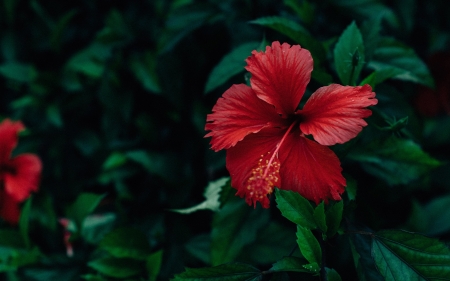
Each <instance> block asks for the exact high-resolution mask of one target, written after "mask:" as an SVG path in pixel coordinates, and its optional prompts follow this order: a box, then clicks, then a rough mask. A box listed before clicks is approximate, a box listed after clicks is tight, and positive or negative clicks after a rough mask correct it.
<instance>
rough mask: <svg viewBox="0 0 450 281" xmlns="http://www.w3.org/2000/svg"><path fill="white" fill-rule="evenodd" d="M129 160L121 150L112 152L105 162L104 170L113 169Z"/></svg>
mask: <svg viewBox="0 0 450 281" xmlns="http://www.w3.org/2000/svg"><path fill="white" fill-rule="evenodd" d="M126 162H127V157H126V155H125V154H123V153H121V152H117V151H115V152H112V153H111V154H110V155H109V156H108V158H106V160H105V162H103V165H102V168H103V170H111V169H114V168H117V167H120V166H122V165H123V164H125V163H126Z"/></svg>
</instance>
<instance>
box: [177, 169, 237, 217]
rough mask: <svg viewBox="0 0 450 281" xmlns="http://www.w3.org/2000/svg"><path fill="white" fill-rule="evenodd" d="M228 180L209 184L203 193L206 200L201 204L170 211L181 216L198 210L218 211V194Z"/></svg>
mask: <svg viewBox="0 0 450 281" xmlns="http://www.w3.org/2000/svg"><path fill="white" fill-rule="evenodd" d="M229 180H230V178H229V177H226V178H220V179H218V180H216V181H212V182H210V183H209V184H208V186H207V187H206V190H205V192H204V193H203V196H204V197H205V198H206V200H205V201H203V202H202V203H200V204H198V205H195V206H193V207H190V208H186V209H171V211H173V212H177V213H181V214H190V213H193V212H196V211H199V210H211V211H214V212H216V211H218V210H219V208H220V200H219V199H220V192H221V191H222V187H223V186H225V185H226V184H227V182H228V181H229Z"/></svg>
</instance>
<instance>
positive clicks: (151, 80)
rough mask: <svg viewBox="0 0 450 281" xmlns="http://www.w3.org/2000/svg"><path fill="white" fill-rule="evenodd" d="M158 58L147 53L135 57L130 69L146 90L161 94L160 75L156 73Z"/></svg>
mask: <svg viewBox="0 0 450 281" xmlns="http://www.w3.org/2000/svg"><path fill="white" fill-rule="evenodd" d="M156 60H157V58H156V56H155V55H154V54H153V53H152V52H147V53H145V54H144V55H143V56H140V57H138V56H135V57H133V58H132V59H131V61H130V68H131V70H132V71H133V73H134V75H135V76H136V78H137V79H138V80H139V81H140V82H141V84H142V86H143V87H144V89H146V90H148V91H150V92H152V93H157V94H159V93H161V86H160V85H159V78H158V74H157V73H156Z"/></svg>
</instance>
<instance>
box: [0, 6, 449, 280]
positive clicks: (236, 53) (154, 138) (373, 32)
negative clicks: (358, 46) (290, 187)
mask: <svg viewBox="0 0 450 281" xmlns="http://www.w3.org/2000/svg"><path fill="white" fill-rule="evenodd" d="M448 11H449V8H448V4H447V1H444V0H429V1H418V0H400V1H381V0H380V1H379V0H357V1H347V0H336V1H306V0H285V1H269V0H261V1H252V0H225V1H224V0H208V1H195V0H174V1H165V0H147V1H145V0H140V1H116V0H109V1H105V0H97V1H90V0H79V1H49V0H4V1H2V3H1V4H0V28H1V32H0V87H1V94H0V117H1V118H11V119H14V120H22V122H23V123H24V124H25V125H26V126H27V128H28V130H27V131H26V132H24V133H23V134H21V139H20V142H19V147H18V148H17V149H16V150H15V152H14V153H15V154H18V153H20V152H33V153H36V154H38V155H39V156H40V157H41V159H42V161H43V163H44V170H43V174H42V181H41V185H40V190H39V192H38V193H36V194H34V195H33V196H32V198H31V199H30V200H29V201H27V203H25V205H24V206H23V209H22V218H21V223H20V224H19V226H17V227H16V226H10V225H8V224H6V223H3V224H2V225H1V229H0V271H1V272H4V273H3V275H2V278H4V280H11V281H12V280H79V278H81V277H80V276H84V279H86V280H110V279H111V280H116V279H124V280H125V279H127V280H168V279H169V278H171V277H173V276H174V274H176V273H180V272H182V271H183V270H184V267H185V266H188V267H200V266H209V265H217V264H220V263H223V262H227V261H230V260H235V259H237V260H240V261H248V262H250V263H253V264H255V265H263V266H264V265H267V264H270V263H272V262H274V261H275V260H277V259H279V258H280V257H282V256H283V255H288V254H289V252H290V251H291V249H292V247H293V246H295V237H294V236H295V235H294V232H295V228H294V227H293V226H292V225H290V224H289V223H288V222H287V221H285V220H283V218H281V216H280V215H279V211H278V210H277V209H276V208H275V207H274V206H275V204H272V206H273V207H272V208H271V209H270V210H261V209H259V208H257V209H256V210H253V209H252V208H250V207H248V206H246V205H244V204H243V202H242V201H243V200H242V199H240V198H233V196H232V195H233V193H234V192H233V191H231V192H230V194H231V195H230V196H231V197H230V199H228V200H231V201H230V202H229V203H227V204H226V205H224V206H223V208H222V210H227V209H229V210H230V211H229V212H228V213H227V212H225V211H224V212H222V211H221V212H219V213H213V212H211V211H200V212H195V213H192V214H189V215H184V214H179V213H175V212H172V211H170V209H181V208H187V207H190V206H194V205H196V204H198V203H199V202H202V201H203V200H204V198H203V195H202V194H203V192H204V189H205V187H206V186H207V185H208V183H209V182H211V181H213V180H216V179H219V178H221V177H223V176H228V174H227V171H226V169H225V153H224V152H223V151H222V152H219V153H214V152H213V151H211V150H209V147H208V142H209V140H208V139H204V138H203V136H204V135H205V132H204V129H203V128H204V124H205V119H206V114H208V113H210V111H211V108H212V106H213V105H214V103H215V102H216V100H217V98H218V97H220V96H221V94H222V93H223V92H224V91H225V90H226V89H227V88H228V87H229V86H230V85H231V84H233V83H245V81H246V79H247V78H248V77H247V76H246V75H245V74H244V69H243V66H244V65H245V63H244V61H243V60H244V59H245V58H246V57H247V56H249V55H250V52H251V50H254V49H264V46H265V45H266V44H267V42H269V43H270V42H272V41H274V40H279V41H281V42H288V43H290V44H295V43H300V44H301V45H302V46H304V47H305V48H308V49H310V50H311V52H312V53H313V56H314V59H315V71H314V73H313V79H312V83H311V89H309V90H308V91H307V95H308V94H310V93H311V91H314V90H315V89H316V88H317V87H318V86H322V85H326V84H328V83H330V82H335V83H341V81H340V79H342V78H341V77H340V76H339V73H338V72H336V69H337V68H338V67H339V66H338V65H336V62H335V61H334V55H333V50H334V46H335V45H336V42H338V39H339V37H340V36H341V34H342V33H343V31H344V30H346V28H347V27H348V26H349V25H350V24H351V23H352V22H353V21H355V23H356V25H357V27H358V28H359V30H360V31H361V34H362V38H363V40H364V46H363V47H365V57H363V58H364V61H362V63H361V68H360V71H361V75H360V79H359V80H358V81H355V82H356V83H357V84H358V83H360V82H361V81H362V80H363V79H364V78H367V77H368V76H369V75H370V74H371V73H372V72H373V70H377V71H380V72H379V73H378V76H376V77H374V76H372V77H369V78H367V79H368V80H364V81H366V82H368V83H371V84H372V85H376V86H375V91H376V92H377V98H378V99H379V105H377V107H376V108H374V114H373V117H372V118H371V119H370V120H369V123H370V126H369V127H367V129H365V131H364V133H363V134H362V135H361V137H360V139H358V140H356V141H357V142H358V143H357V145H355V142H352V143H350V144H349V145H347V146H345V145H341V146H336V147H335V148H334V150H335V151H336V152H337V153H338V156H339V157H340V159H341V161H342V166H343V168H344V172H345V175H346V177H347V179H348V182H349V189H348V190H349V192H348V198H349V199H355V193H356V191H355V190H356V189H357V190H358V191H357V195H358V197H357V200H356V204H355V203H352V204H353V205H351V204H350V206H353V208H356V209H354V210H352V209H351V208H349V209H348V210H349V211H348V212H349V213H350V214H349V216H350V217H351V218H352V220H353V221H355V222H357V224H360V225H365V226H368V227H370V228H371V229H375V230H379V229H383V228H400V227H402V228H406V229H409V230H414V231H419V232H422V233H424V234H427V235H431V236H434V237H440V238H441V239H444V240H445V241H449V239H450V212H449V211H448V208H447V207H448V206H449V203H450V197H449V196H450V193H449V192H450V184H449V182H450V181H449V180H450V178H449V175H450V171H449V166H448V164H447V161H448V159H449V158H450V154H449V152H448V151H449V150H448V148H449V144H450V143H449V141H450V130H449V126H450V119H449V117H448V112H445V110H439V109H436V110H434V111H432V114H431V115H432V116H430V114H428V115H427V116H424V114H422V113H421V112H422V111H421V107H422V106H425V105H424V102H420V103H417V102H416V101H417V97H418V96H419V92H420V89H421V87H425V86H428V87H434V79H433V76H436V74H434V73H433V76H430V73H429V72H428V69H427V67H426V66H425V64H423V63H422V61H421V59H422V60H424V61H425V62H426V61H427V58H428V57H430V56H431V55H432V54H434V53H437V52H445V51H450V50H449V47H448V46H449V40H450V37H449V32H448V31H449V30H450V20H449V18H448ZM393 38H395V39H393ZM418 60H419V61H418ZM364 63H365V64H364ZM363 64H364V65H363ZM386 65H388V66H389V67H386ZM394 66H395V67H394ZM399 69H400V70H399ZM383 75H384V76H383ZM444 76H445V75H444ZM391 78H394V79H391ZM448 78H450V76H449V73H447V75H446V76H445V77H444V79H447V80H448ZM377 79H378V80H377ZM436 83H437V81H436ZM420 85H422V86H420ZM442 87H443V88H445V90H442V91H444V92H445V91H446V95H448V94H449V93H450V87H448V86H442ZM442 87H441V88H442ZM446 87H447V88H446ZM437 89H440V88H439V87H437ZM444 96H445V94H444ZM430 99H431V100H432V99H436V97H435V96H433V95H432V94H431V95H428V96H427V98H425V103H426V102H427V101H429V100H430ZM449 100H450V99H445V98H444V99H443V102H442V100H439V102H438V104H442V103H445V102H449ZM449 104H450V103H449ZM427 112H428V113H429V111H427ZM436 159H437V160H436ZM438 160H439V161H438ZM437 166H439V167H438V168H436V167H437ZM222 186H223V183H222V182H221V186H220V187H222ZM223 193H224V192H223V190H222V198H223V197H226V196H224V195H223ZM224 200H225V199H224ZM352 202H355V201H352ZM360 202H363V203H361V204H358V203H360ZM61 218H67V219H70V221H71V223H70V224H69V225H68V226H67V225H66V226H64V225H63V224H62V223H60V219H61ZM65 231H69V232H70V233H71V235H70V241H66V244H65V242H64V238H63V237H64V233H65ZM227 235H228V236H227ZM230 236H232V237H240V238H239V239H238V241H228V242H226V243H225V242H223V241H227V239H230V238H229V237H230ZM227 237H228V238H227ZM242 237H245V238H242ZM241 238H242V239H241ZM339 239H341V240H344V239H343V238H339ZM221 243H223V244H221ZM233 243H234V244H233ZM68 244H70V245H72V246H73V256H70V255H69V256H68V255H67V245H68ZM342 245H347V244H346V243H345V242H342V243H341V244H339V243H333V247H338V248H334V250H333V252H331V253H330V255H331V256H330V260H332V262H331V263H335V265H336V266H335V267H336V268H338V272H340V271H339V268H344V269H348V268H352V265H351V264H352V262H351V257H350V255H351V253H350V252H349V250H348V249H344V248H345V247H344V246H342ZM217 247H219V249H217ZM224 247H225V248H224ZM341 248H342V249H341ZM211 251H212V253H211V254H209V253H210V252H211ZM345 272H347V271H343V272H340V273H341V275H342V276H343V277H344V280H351V278H355V276H356V275H354V273H351V271H348V272H350V273H345ZM345 277H346V278H349V279H346V278H345Z"/></svg>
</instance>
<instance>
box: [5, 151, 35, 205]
mask: <svg viewBox="0 0 450 281" xmlns="http://www.w3.org/2000/svg"><path fill="white" fill-rule="evenodd" d="M8 165H9V166H10V167H11V168H12V170H14V172H13V173H5V175H4V181H5V191H6V192H7V193H8V194H9V195H10V196H11V197H12V198H14V200H16V201H19V202H22V201H23V200H25V199H26V198H27V197H28V196H29V195H30V193H31V192H33V191H37V190H38V185H39V179H40V175H41V170H42V163H41V160H40V159H39V157H37V156H36V155H33V154H21V155H19V156H17V157H15V158H13V159H11V160H10V161H9V163H8Z"/></svg>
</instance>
